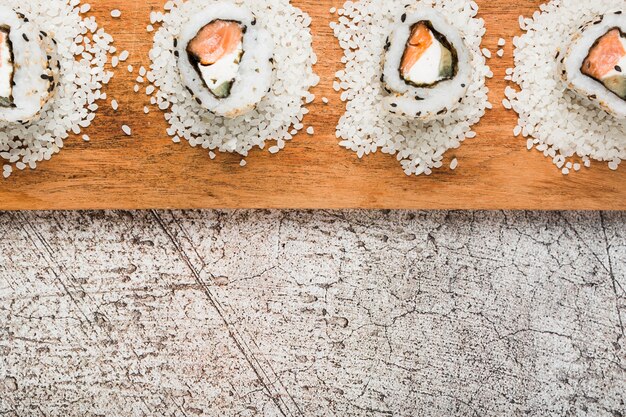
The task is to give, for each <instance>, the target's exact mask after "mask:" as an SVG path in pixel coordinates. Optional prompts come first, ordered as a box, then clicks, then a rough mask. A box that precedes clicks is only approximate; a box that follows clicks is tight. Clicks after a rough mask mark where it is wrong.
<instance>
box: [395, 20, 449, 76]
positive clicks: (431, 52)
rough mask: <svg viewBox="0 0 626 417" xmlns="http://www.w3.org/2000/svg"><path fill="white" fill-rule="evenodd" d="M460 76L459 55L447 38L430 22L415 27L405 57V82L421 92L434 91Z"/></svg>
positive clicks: (401, 73)
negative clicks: (440, 85)
mask: <svg viewBox="0 0 626 417" xmlns="http://www.w3.org/2000/svg"><path fill="white" fill-rule="evenodd" d="M457 73H458V58H457V52H456V50H455V49H454V47H453V46H452V45H451V44H450V42H448V40H447V39H446V38H445V36H443V35H442V34H441V33H439V32H437V31H436V30H435V29H434V27H433V25H432V24H431V23H430V22H428V21H422V22H418V23H416V24H415V25H413V27H412V28H411V36H410V37H409V40H408V42H407V44H406V48H405V50H404V55H403V56H402V64H401V66H400V75H401V76H402V79H403V80H404V81H405V82H406V83H407V84H410V85H412V86H415V87H418V88H424V87H434V86H435V85H437V84H439V83H441V82H443V81H446V80H450V79H452V78H454V77H455V76H456V74H457Z"/></svg>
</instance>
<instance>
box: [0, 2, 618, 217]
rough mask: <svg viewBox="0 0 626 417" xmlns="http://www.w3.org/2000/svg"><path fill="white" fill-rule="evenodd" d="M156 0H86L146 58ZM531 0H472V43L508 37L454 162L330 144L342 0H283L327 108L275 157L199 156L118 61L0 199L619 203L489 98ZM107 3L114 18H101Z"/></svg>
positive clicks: (143, 204) (595, 174) (111, 205)
mask: <svg viewBox="0 0 626 417" xmlns="http://www.w3.org/2000/svg"><path fill="white" fill-rule="evenodd" d="M164 2H165V0H144V1H128V0H98V1H94V2H92V13H94V14H95V16H96V17H97V18H98V21H99V23H100V24H101V25H102V26H104V27H105V28H106V30H107V31H108V32H109V33H111V34H112V35H113V36H114V37H115V40H116V42H115V44H116V46H117V47H118V49H119V50H124V49H127V50H128V51H130V52H131V58H130V59H129V62H128V63H130V64H133V65H134V66H135V67H136V68H138V67H139V66H140V65H144V66H146V67H147V66H148V58H147V51H148V49H149V47H150V45H151V43H152V39H151V35H150V34H148V33H147V32H146V30H145V27H146V25H147V24H148V23H149V12H150V11H151V10H152V9H160V8H161V7H162V5H163V4H164ZM540 3H541V1H539V0H523V1H510V0H478V4H479V5H480V7H481V16H482V17H483V18H484V19H485V21H486V25H487V36H486V37H485V40H484V46H485V47H487V48H489V49H491V50H492V51H494V52H495V51H496V50H497V47H496V43H497V39H498V38H499V37H504V38H505V39H507V40H508V42H507V46H506V48H505V50H506V55H505V58H503V59H498V58H494V59H491V60H490V65H491V67H492V69H493V72H494V74H495V77H494V78H493V79H492V80H491V81H490V82H489V87H490V89H491V91H492V93H491V100H492V103H493V104H494V107H495V109H494V110H493V111H491V112H488V113H487V116H486V117H485V118H484V119H483V121H482V122H481V124H480V125H479V126H478V129H477V131H478V137H477V138H476V139H472V140H468V141H466V142H465V143H464V144H463V146H462V147H461V148H460V149H458V150H454V151H451V152H449V154H448V155H447V160H448V161H449V160H450V159H451V158H454V157H457V158H458V159H459V162H460V163H459V167H458V168H457V169H456V170H455V171H450V170H448V169H446V168H444V169H441V170H439V171H436V172H435V173H434V175H432V176H430V177H418V178H409V177H406V176H405V175H404V173H403V171H402V169H401V168H400V165H399V164H398V162H397V161H396V160H395V158H394V157H392V156H389V155H382V154H378V155H375V156H370V157H367V158H365V159H363V160H359V159H358V158H357V157H356V155H355V154H353V153H352V152H349V151H346V150H344V149H342V148H340V147H339V146H338V145H337V142H338V141H337V140H336V139H335V135H334V134H335V125H336V122H337V120H338V119H339V117H340V115H341V114H342V112H343V109H344V103H342V102H341V101H340V100H339V99H338V94H337V93H335V92H334V91H333V90H332V88H331V86H332V82H333V74H334V73H335V72H336V71H337V70H339V69H340V68H341V67H342V66H341V64H340V57H341V53H342V51H341V49H340V48H339V46H338V44H337V42H336V40H335V38H334V37H333V35H332V32H331V30H330V28H329V26H328V24H329V22H330V21H331V20H332V18H333V17H332V16H331V15H330V13H329V9H330V7H331V6H336V7H340V6H341V5H342V4H343V3H342V1H338V0H294V4H296V5H297V6H299V7H301V8H302V9H303V10H305V11H307V12H308V13H310V14H311V16H312V18H313V22H314V23H313V31H314V33H315V35H316V36H315V44H314V47H315V48H316V51H317V53H318V55H319V57H320V62H319V64H318V65H317V67H316V71H317V72H318V74H320V75H321V77H322V82H321V84H320V86H319V87H317V88H316V89H314V93H315V94H316V95H317V97H318V98H319V97H322V96H327V97H329V98H330V99H331V105H329V106H324V105H322V104H321V101H320V100H316V103H314V104H313V105H311V106H310V110H311V114H310V115H309V116H308V117H307V119H306V120H305V123H306V125H309V124H310V125H312V126H314V127H315V131H316V135H315V136H309V135H307V134H306V133H303V134H300V135H299V136H297V137H296V138H295V139H294V140H293V142H291V143H290V144H288V146H287V148H286V150H284V151H283V152H280V153H279V154H277V155H270V154H268V153H267V152H266V151H265V152H260V151H255V152H253V153H252V154H251V155H250V156H249V157H248V158H246V159H247V162H248V166H247V167H245V168H240V167H239V162H240V161H241V158H240V157H237V156H232V155H219V156H218V158H217V159H216V160H213V161H211V160H210V159H209V157H208V154H207V152H206V151H204V150H202V149H194V148H191V147H190V146H189V145H188V144H186V143H181V144H174V143H172V141H171V140H170V138H169V137H168V136H167V135H166V134H165V128H166V123H165V121H164V119H163V115H162V113H161V112H160V111H158V110H157V109H153V110H152V111H151V113H150V115H149V116H144V115H143V113H142V109H143V106H144V104H145V102H146V96H145V95H143V94H134V93H132V86H133V84H134V78H135V77H137V72H136V71H135V73H134V74H132V76H131V74H129V73H128V72H127V71H126V69H125V66H124V67H123V68H121V69H119V70H118V71H117V74H116V76H115V78H114V79H113V81H112V82H111V84H110V85H109V86H108V87H107V92H108V94H109V97H110V98H116V99H117V100H118V101H119V102H120V110H119V111H118V112H117V113H116V112H113V111H112V110H111V108H110V105H109V104H108V103H107V104H103V105H102V106H101V109H100V111H99V113H98V116H97V118H96V120H95V123H94V125H92V127H90V128H89V129H88V132H87V133H88V134H89V135H90V136H91V142H90V143H84V142H82V140H81V139H80V138H72V139H70V140H67V141H66V146H65V149H64V150H63V151H62V152H61V153H60V154H59V155H57V156H55V157H54V158H53V159H52V160H51V161H49V162H45V163H42V164H40V165H39V167H38V168H37V170H35V171H30V170H25V171H23V172H16V173H14V175H13V176H11V177H10V178H9V179H8V180H6V181H0V209H12V210H18V209H28V210H31V209H148V208H316V209H317V208H388V209H399V208H410V209H557V210H561V209H568V210H569V209H572V210H579V209H583V210H585V209H588V210H591V209H602V210H623V209H626V189H625V187H624V184H625V183H626V169H621V170H620V171H618V172H612V171H610V170H609V169H608V168H607V167H606V164H600V163H595V164H594V165H593V167H592V169H591V170H586V171H585V172H582V173H577V174H575V175H570V176H568V177H564V176H563V175H561V173H560V172H559V170H557V169H556V168H555V167H554V166H553V165H552V163H551V161H550V160H548V159H546V158H544V157H543V155H541V154H540V153H539V152H536V151H532V152H529V151H527V150H526V141H525V139H521V138H517V139H516V138H514V137H513V136H512V134H511V132H512V130H513V127H514V126H515V114H514V113H512V112H507V111H505V110H504V109H503V108H502V107H501V104H500V103H501V101H502V98H503V90H504V86H505V83H504V81H503V77H504V71H505V69H506V68H507V67H509V66H511V64H512V46H511V39H512V37H513V36H514V35H515V34H519V33H520V30H519V28H518V23H517V22H518V16H519V15H520V14H525V15H530V14H532V12H533V11H535V10H537V7H538V6H539V4H540ZM114 8H118V9H120V10H121V11H122V13H123V15H122V18H120V19H112V18H111V17H110V11H111V10H112V9H114ZM118 68H119V67H118ZM128 91H131V92H130V93H126V92H128ZM124 123H128V124H129V125H131V126H132V127H133V136H132V138H128V137H126V136H124V134H123V133H122V131H121V125H122V124H124ZM625 140H626V138H625Z"/></svg>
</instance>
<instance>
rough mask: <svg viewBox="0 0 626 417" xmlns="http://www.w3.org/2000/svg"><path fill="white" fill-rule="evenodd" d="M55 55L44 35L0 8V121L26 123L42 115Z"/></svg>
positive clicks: (51, 82)
mask: <svg viewBox="0 0 626 417" xmlns="http://www.w3.org/2000/svg"><path fill="white" fill-rule="evenodd" d="M54 55H55V54H54V53H53V44H52V41H51V39H50V38H49V37H48V35H47V34H46V33H45V32H42V31H40V30H38V29H37V28H36V27H35V26H34V25H33V24H32V23H31V22H30V21H29V19H27V18H26V17H25V16H24V15H22V14H20V13H17V12H16V11H14V10H12V9H9V8H6V7H0V121H2V122H8V123H26V122H29V121H30V120H32V119H33V118H35V117H37V116H38V115H39V114H40V113H41V111H42V109H43V107H44V105H45V104H46V103H47V102H48V101H49V99H50V97H51V95H52V93H53V90H54V82H55V81H54V80H55V76H56V75H55V70H58V61H55V60H54V59H53V56H54Z"/></svg>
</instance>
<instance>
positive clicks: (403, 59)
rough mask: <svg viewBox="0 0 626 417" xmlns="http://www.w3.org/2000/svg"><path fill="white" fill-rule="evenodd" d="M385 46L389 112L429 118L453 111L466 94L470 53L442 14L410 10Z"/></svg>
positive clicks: (385, 82) (421, 9)
mask: <svg viewBox="0 0 626 417" xmlns="http://www.w3.org/2000/svg"><path fill="white" fill-rule="evenodd" d="M385 49H386V54H385V57H384V69H383V78H382V81H383V84H384V87H385V90H386V92H387V93H388V95H387V96H386V97H385V99H384V104H385V106H386V108H387V109H388V110H389V111H390V112H391V113H394V114H399V115H403V116H406V117H409V118H414V119H419V120H422V121H430V120H433V119H436V118H438V117H443V116H444V115H446V114H448V113H449V112H452V111H453V110H454V109H455V108H456V107H457V106H458V105H459V103H460V102H461V101H462V100H463V98H464V97H465V95H466V94H467V90H468V88H469V85H470V84H471V82H472V68H471V65H470V60H471V56H470V51H469V48H468V47H467V45H466V44H465V42H464V41H463V37H462V36H461V34H460V33H459V31H458V29H457V28H455V27H454V26H452V25H451V24H450V23H448V21H447V20H446V18H445V17H444V16H443V15H442V14H441V13H439V12H437V11H435V10H433V9H430V8H415V9H410V8H409V9H407V10H406V11H405V13H403V14H402V16H401V17H400V18H399V19H398V22H397V23H396V25H395V27H394V29H393V31H392V33H391V35H390V36H389V38H388V41H387V44H386V46H385Z"/></svg>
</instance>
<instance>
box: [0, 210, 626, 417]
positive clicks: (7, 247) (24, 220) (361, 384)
mask: <svg viewBox="0 0 626 417" xmlns="http://www.w3.org/2000/svg"><path fill="white" fill-rule="evenodd" d="M0 236H1V237H2V238H1V239H0V415H3V416H40V415H41V416H100V415H102V416H105V415H106V416H161V415H163V416H188V417H192V416H299V415H304V416H407V417H408V416H433V417H434V416H481V417H482V416H522V415H524V416H549V415H554V416H587V415H588V416H609V417H620V416H626V340H625V337H624V332H625V330H624V328H625V325H626V213H602V214H601V213H509V212H504V213H503V212H500V213H481V212H475V213H457V212H439V213H411V212H314V213H313V212H275V211H231V212H156V211H153V212H96V213H65V212H61V213H1V214H0Z"/></svg>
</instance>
